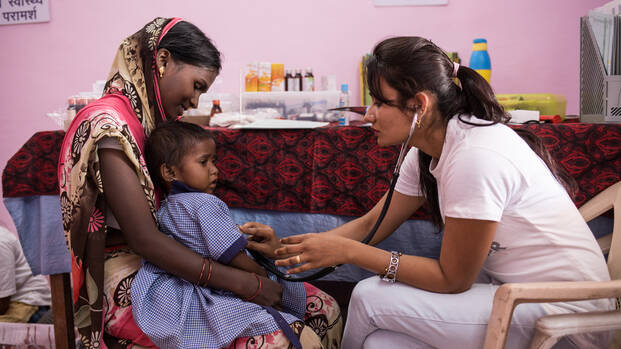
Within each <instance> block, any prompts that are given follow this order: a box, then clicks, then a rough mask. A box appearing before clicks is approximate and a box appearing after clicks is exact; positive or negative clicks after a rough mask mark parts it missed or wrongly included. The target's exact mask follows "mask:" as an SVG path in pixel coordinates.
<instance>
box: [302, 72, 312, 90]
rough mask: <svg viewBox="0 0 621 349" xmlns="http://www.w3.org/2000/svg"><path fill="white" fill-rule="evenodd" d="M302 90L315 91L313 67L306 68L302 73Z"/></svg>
mask: <svg viewBox="0 0 621 349" xmlns="http://www.w3.org/2000/svg"><path fill="white" fill-rule="evenodd" d="M302 90H303V91H315V76H314V75H313V69H311V68H306V72H305V74H304V81H303V83H302Z"/></svg>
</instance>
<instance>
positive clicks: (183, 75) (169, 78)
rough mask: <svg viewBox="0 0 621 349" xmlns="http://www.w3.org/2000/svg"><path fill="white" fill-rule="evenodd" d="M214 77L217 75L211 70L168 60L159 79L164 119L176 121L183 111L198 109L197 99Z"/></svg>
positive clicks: (205, 90)
mask: <svg viewBox="0 0 621 349" xmlns="http://www.w3.org/2000/svg"><path fill="white" fill-rule="evenodd" d="M157 74H158V75H159V72H158V73H157ZM216 76H218V73H217V72H216V71H214V70H212V69H208V68H204V67H199V66H195V65H191V64H183V63H181V62H175V61H174V60H172V59H170V60H169V61H168V63H167V64H166V67H165V69H164V74H163V76H162V77H161V78H160V79H159V87H160V96H161V98H162V106H163V108H164V113H166V119H176V118H177V117H178V116H179V115H181V114H183V111H184V110H186V109H190V108H196V107H198V97H199V96H200V95H201V94H202V93H205V92H207V90H208V89H209V86H211V84H213V81H214V80H215V79H216Z"/></svg>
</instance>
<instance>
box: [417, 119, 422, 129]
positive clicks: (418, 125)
mask: <svg viewBox="0 0 621 349" xmlns="http://www.w3.org/2000/svg"><path fill="white" fill-rule="evenodd" d="M422 122H423V118H418V119H417V120H416V127H418V128H421V124H422Z"/></svg>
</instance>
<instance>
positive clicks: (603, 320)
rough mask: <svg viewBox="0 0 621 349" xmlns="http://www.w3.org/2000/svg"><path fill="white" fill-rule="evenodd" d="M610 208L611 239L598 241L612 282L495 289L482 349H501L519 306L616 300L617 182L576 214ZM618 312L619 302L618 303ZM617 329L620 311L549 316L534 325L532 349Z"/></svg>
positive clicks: (620, 234) (620, 251) (619, 287)
mask: <svg viewBox="0 0 621 349" xmlns="http://www.w3.org/2000/svg"><path fill="white" fill-rule="evenodd" d="M611 208H614V217H615V219H614V226H613V232H612V234H608V235H606V236H604V237H603V238H600V239H598V243H599V244H600V247H602V251H603V252H604V253H608V271H609V272H610V279H611V281H576V282H574V281H559V282H533V283H507V284H504V285H502V286H500V287H499V288H498V290H497V291H496V294H495V295H494V304H493V308H492V313H491V315H490V319H489V323H488V325H487V333H486V336H485V344H484V349H499V348H504V346H505V343H506V341H507V334H508V332H509V325H510V324H511V317H512V315H513V310H514V309H515V307H516V306H517V305H518V304H520V303H550V302H569V301H579V300H587V299H599V298H617V299H619V297H621V182H617V183H616V184H614V185H611V186H610V187H608V188H607V189H605V190H604V191H602V192H601V193H599V194H598V195H596V196H595V197H593V198H592V199H591V200H589V201H588V202H587V203H585V204H584V205H583V206H582V207H580V213H581V214H582V216H583V217H584V219H585V220H586V221H587V222H588V221H590V220H591V219H593V218H595V217H597V216H600V215H601V214H603V213H605V212H607V211H608V210H610V209H611ZM617 307H618V302H617ZM611 330H621V311H619V309H616V310H612V311H605V312H585V313H572V314H562V315H548V316H544V317H541V318H539V319H538V320H537V321H536V323H535V335H534V336H533V339H532V341H531V346H530V347H531V349H534V348H537V349H547V348H551V347H552V346H553V345H554V344H556V343H557V342H558V341H559V340H560V339H561V338H562V337H563V336H567V335H571V334H579V333H588V332H599V331H611ZM620 333H621V332H619V331H617V332H616V333H615V338H614V340H613V344H612V346H611V347H612V348H620V347H621V341H619V339H621V336H620V335H619V334H620Z"/></svg>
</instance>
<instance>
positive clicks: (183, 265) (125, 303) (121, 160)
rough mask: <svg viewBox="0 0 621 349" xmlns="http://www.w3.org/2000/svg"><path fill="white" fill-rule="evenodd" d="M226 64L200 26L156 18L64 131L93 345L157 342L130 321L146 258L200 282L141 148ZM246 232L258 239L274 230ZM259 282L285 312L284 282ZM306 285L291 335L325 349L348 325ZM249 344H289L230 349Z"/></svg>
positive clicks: (248, 282) (79, 308) (65, 195)
mask: <svg viewBox="0 0 621 349" xmlns="http://www.w3.org/2000/svg"><path fill="white" fill-rule="evenodd" d="M220 68H221V63H220V52H219V51H218V50H217V49H216V48H215V47H214V45H213V44H212V43H211V41H210V40H209V39H208V38H207V37H206V36H205V35H204V34H203V32H201V31H200V29H198V28H197V27H195V26H194V25H192V24H191V23H188V22H185V21H182V20H180V19H178V18H173V19H166V18H156V19H154V20H153V21H151V22H149V23H148V24H147V25H145V26H144V27H143V28H142V29H141V30H139V31H138V32H137V33H135V34H134V35H132V36H130V37H128V38H126V39H125V40H124V41H123V42H122V43H121V45H120V46H119V49H118V51H117V54H116V57H115V59H114V62H113V65H112V69H111V71H110V73H109V76H108V81H107V83H106V87H105V89H104V94H103V97H102V98H100V99H99V100H98V101H96V102H93V103H91V104H89V105H88V106H86V107H85V108H83V109H82V110H81V111H80V112H79V113H78V115H77V116H76V117H75V119H74V120H73V122H72V123H71V126H70V127H69V129H68V130H67V133H66V135H65V139H64V141H63V145H62V149H61V155H60V160H59V168H58V176H59V185H60V201H61V209H62V218H63V228H64V231H65V236H66V239H67V244H68V247H69V251H70V254H71V259H72V281H73V301H74V310H75V322H76V327H77V328H78V332H79V334H80V339H81V341H82V343H83V344H84V345H85V346H86V348H106V347H107V346H111V347H113V346H114V347H116V346H121V347H129V346H132V345H140V346H147V347H150V346H153V343H152V342H151V341H150V340H149V338H148V337H147V336H146V335H144V333H143V332H142V331H141V330H140V329H139V328H138V327H137V325H136V324H135V322H134V320H133V317H132V307H131V301H130V293H129V291H130V289H131V284H132V281H133V279H134V277H135V275H136V272H137V270H138V269H139V267H140V264H141V257H142V258H144V259H146V260H148V261H150V262H151V263H153V264H155V265H157V266H159V267H161V268H162V269H164V270H166V271H167V272H169V273H171V274H173V275H175V276H177V277H179V278H182V279H185V280H187V281H188V282H191V283H196V282H197V279H200V276H201V274H202V272H203V271H202V267H203V265H204V264H203V263H202V261H203V258H202V256H200V255H198V254H196V253H194V252H192V251H191V250H190V249H188V248H186V247H185V246H183V245H181V244H180V243H178V242H176V241H175V240H173V239H171V238H169V237H168V236H166V235H165V234H163V233H161V232H160V231H159V230H158V227H157V223H156V221H155V210H156V206H157V200H156V196H157V195H156V193H155V191H154V189H153V188H154V187H153V183H152V181H151V178H150V177H149V173H148V170H147V167H146V164H145V161H144V157H143V147H144V141H145V138H146V135H148V134H149V133H150V131H151V130H152V129H153V128H154V127H155V125H156V124H158V123H160V122H163V121H166V120H171V119H172V120H174V119H177V118H178V116H179V115H181V114H182V113H183V111H184V110H186V109H188V108H195V107H196V106H197V104H198V97H199V96H200V94H202V93H204V92H206V91H207V89H208V88H209V86H210V85H211V84H212V83H213V81H214V79H215V78H216V76H217V75H218V73H219V72H220ZM245 226H247V227H249V228H248V229H252V230H254V233H255V234H256V232H257V231H259V232H261V231H270V230H271V228H270V227H268V226H265V225H261V224H258V223H251V224H247V225H245ZM272 234H273V232H272ZM211 273H212V274H211V278H210V279H209V282H208V284H207V286H208V287H209V288H213V289H222V290H227V291H231V292H233V293H235V294H236V295H238V296H239V297H241V298H249V297H250V296H252V295H253V293H255V290H256V288H257V286H256V285H257V279H256V278H255V276H254V275H253V274H251V273H248V272H245V271H242V270H239V269H235V268H232V267H228V266H226V265H222V264H218V263H214V265H213V270H211ZM261 284H262V287H261V290H260V292H259V294H258V295H257V296H256V297H255V298H253V302H254V303H256V304H259V305H266V306H274V307H279V306H280V302H281V296H282V288H281V286H280V285H279V284H278V283H276V282H274V281H272V280H270V279H268V278H262V279H261ZM305 286H306V292H307V306H306V308H307V313H306V315H305V317H304V319H303V320H304V322H302V321H298V322H295V323H294V324H292V325H291V327H292V329H293V331H294V333H295V334H296V335H297V336H298V337H299V338H300V342H301V343H302V345H303V346H306V345H305V343H313V342H316V337H315V336H316V335H317V336H319V337H320V339H321V344H322V346H323V347H325V348H334V347H338V345H339V343H340V336H341V330H342V320H341V314H340V310H339V308H338V305H337V303H336V301H335V300H334V299H333V298H332V297H330V296H329V295H327V294H325V293H324V292H322V291H320V290H318V289H316V288H314V287H312V286H311V285H305ZM313 337H315V338H313ZM248 345H252V346H256V347H261V348H270V347H282V346H285V347H286V346H289V345H290V343H289V341H288V339H287V337H286V336H285V335H284V334H283V332H282V330H278V331H276V332H273V333H271V334H265V335H261V336H255V337H246V338H237V339H236V340H235V341H233V343H231V346H230V347H246V346H248ZM309 346H310V345H309Z"/></svg>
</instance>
